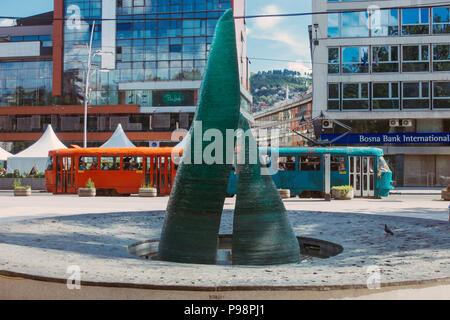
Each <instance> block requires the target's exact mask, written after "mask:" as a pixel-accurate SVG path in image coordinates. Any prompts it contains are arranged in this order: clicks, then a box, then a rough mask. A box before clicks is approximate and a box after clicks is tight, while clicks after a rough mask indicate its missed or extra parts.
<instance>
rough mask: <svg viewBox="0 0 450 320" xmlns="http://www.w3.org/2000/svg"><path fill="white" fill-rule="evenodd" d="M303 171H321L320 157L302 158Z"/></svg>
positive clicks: (301, 167) (301, 168)
mask: <svg viewBox="0 0 450 320" xmlns="http://www.w3.org/2000/svg"><path fill="white" fill-rule="evenodd" d="M300 170H301V171H320V157H319V156H303V157H300Z"/></svg>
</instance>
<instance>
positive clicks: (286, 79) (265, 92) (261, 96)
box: [250, 69, 312, 106]
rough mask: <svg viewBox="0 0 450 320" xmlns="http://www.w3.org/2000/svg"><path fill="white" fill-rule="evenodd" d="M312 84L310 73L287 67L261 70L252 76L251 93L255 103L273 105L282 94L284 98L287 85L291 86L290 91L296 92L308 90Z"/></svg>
mask: <svg viewBox="0 0 450 320" xmlns="http://www.w3.org/2000/svg"><path fill="white" fill-rule="evenodd" d="M311 84H312V80H311V78H310V76H309V75H306V74H303V75H302V74H301V73H300V72H297V71H291V70H287V69H285V70H272V71H260V72H258V73H252V75H251V76H250V87H251V93H252V95H253V102H254V104H255V105H262V104H265V105H269V106H271V105H273V104H275V103H276V102H278V101H279V100H280V99H279V96H280V95H281V96H283V98H284V96H285V94H286V87H287V86H289V92H290V93H291V94H295V93H302V92H305V91H307V90H308V88H309V87H310V86H311ZM280 91H281V92H280Z"/></svg>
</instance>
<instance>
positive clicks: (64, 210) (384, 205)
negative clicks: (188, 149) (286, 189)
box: [0, 192, 450, 223]
mask: <svg viewBox="0 0 450 320" xmlns="http://www.w3.org/2000/svg"><path fill="white" fill-rule="evenodd" d="M439 198H440V197H439V196H438V195H436V194H430V195H420V194H418V195H391V196H389V197H387V198H383V199H353V200H351V201H339V200H332V201H331V202H327V201H324V200H321V199H298V198H290V199H285V200H284V204H285V207H286V209H287V210H302V211H323V212H347V213H364V214H379V215H392V216H405V217H414V218H424V219H435V220H441V221H448V219H449V209H448V206H449V204H450V202H448V201H442V200H440V199H439ZM168 199H169V197H159V198H140V197H138V196H133V195H132V196H130V197H95V198H80V197H78V196H77V195H52V194H49V193H33V194H32V196H31V197H14V196H13V195H12V192H0V203H1V206H0V223H5V222H9V221H18V220H24V219H30V218H42V217H52V216H64V215H76V214H91V213H108V212H132V211H133V212H140V211H152V210H165V209H166V207H167V201H168ZM235 199H236V198H227V199H226V201H225V207H224V208H225V209H231V210H232V209H233V208H234V204H235Z"/></svg>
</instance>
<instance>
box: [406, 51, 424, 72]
mask: <svg viewBox="0 0 450 320" xmlns="http://www.w3.org/2000/svg"><path fill="white" fill-rule="evenodd" d="M402 50H403V63H402V70H403V72H429V71H430V55H429V46H428V45H421V46H403V47H402Z"/></svg>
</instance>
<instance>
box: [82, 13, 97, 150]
mask: <svg viewBox="0 0 450 320" xmlns="http://www.w3.org/2000/svg"><path fill="white" fill-rule="evenodd" d="M94 29H95V20H94V22H93V24H92V30H91V39H90V41H89V56H88V65H87V73H86V82H85V93H84V132H83V147H84V148H87V108H88V100H89V76H90V73H91V58H92V39H93V38H94Z"/></svg>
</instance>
